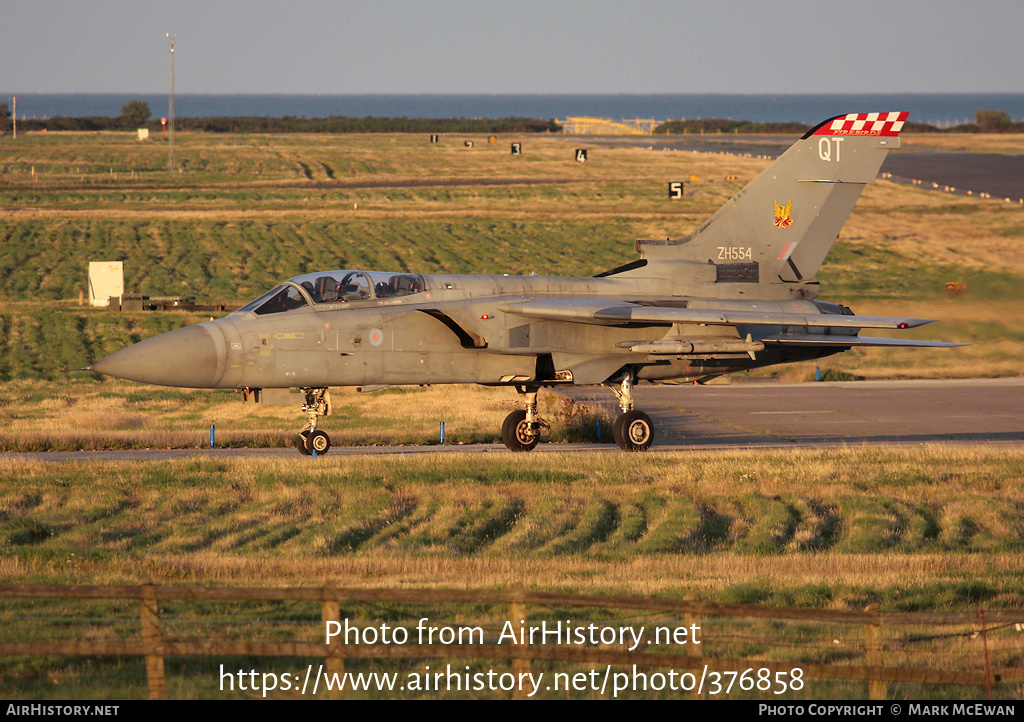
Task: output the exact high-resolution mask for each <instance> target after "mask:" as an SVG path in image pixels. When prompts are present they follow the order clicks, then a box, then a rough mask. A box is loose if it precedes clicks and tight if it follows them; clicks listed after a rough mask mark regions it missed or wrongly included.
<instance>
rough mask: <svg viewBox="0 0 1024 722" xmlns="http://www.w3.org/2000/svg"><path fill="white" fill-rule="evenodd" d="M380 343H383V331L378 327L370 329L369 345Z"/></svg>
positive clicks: (378, 344)
mask: <svg viewBox="0 0 1024 722" xmlns="http://www.w3.org/2000/svg"><path fill="white" fill-rule="evenodd" d="M382 343H384V332H383V331H381V330H380V329H379V328H375V329H373V330H372V331H370V345H371V346H380V345H381V344H382Z"/></svg>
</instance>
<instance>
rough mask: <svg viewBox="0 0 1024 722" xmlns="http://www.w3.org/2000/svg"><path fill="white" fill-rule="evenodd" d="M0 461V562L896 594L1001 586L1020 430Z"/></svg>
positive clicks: (71, 569) (373, 582)
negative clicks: (755, 445)
mask: <svg viewBox="0 0 1024 722" xmlns="http://www.w3.org/2000/svg"><path fill="white" fill-rule="evenodd" d="M0 476H2V477H3V478H6V479H10V480H17V482H16V483H7V484H4V485H3V486H2V487H0V507H2V508H4V509H7V510H8V512H7V517H6V518H5V520H4V522H3V523H2V524H0V529H2V532H3V534H4V536H5V539H6V543H7V545H8V547H7V548H8V549H9V550H10V551H11V552H12V553H11V555H10V558H9V559H8V560H7V561H6V562H5V567H4V569H5V572H6V575H7V576H8V578H11V579H23V580H30V579H44V580H58V579H59V580H64V581H75V582H90V583H130V582H132V581H133V580H134V581H138V580H140V579H146V578H154V579H158V580H162V581H174V580H186V581H190V582H191V581H202V582H204V583H218V582H221V583H232V584H256V585H263V584H270V585H276V584H290V583H291V584H294V583H305V582H308V581H309V580H318V581H320V580H322V581H330V582H333V583H339V584H356V585H362V586H403V585H415V586H420V585H428V586H459V587H467V586H468V587H471V586H489V585H496V586H506V585H507V584H509V583H511V582H518V581H524V582H527V583H528V584H529V585H530V586H533V587H535V588H545V589H547V588H556V589H563V590H567V591H571V590H576V591H585V592H602V591H610V590H614V591H619V592H629V593H637V594H657V595H667V596H676V595H680V594H683V593H686V592H700V593H702V594H707V595H709V596H710V597H712V598H714V597H716V596H718V595H720V594H723V593H727V592H728V591H729V590H730V589H731V588H733V587H735V586H737V585H742V584H749V583H753V582H755V581H756V582H757V584H759V585H762V586H764V587H765V588H766V589H768V590H770V592H771V594H774V595H783V598H785V595H793V594H796V595H797V596H799V594H800V593H801V592H800V590H801V589H806V588H811V587H814V586H815V585H824V586H825V587H827V588H829V589H831V590H832V592H831V593H830V598H831V599H832V600H833V602H834V603H836V604H839V605H844V604H859V603H860V602H861V601H863V600H864V599H865V598H866V597H871V598H877V599H880V600H883V601H885V602H886V603H888V604H893V605H897V606H898V604H899V595H900V593H907V592H908V590H909V591H912V592H913V593H914V594H915V595H917V596H918V597H920V596H922V595H923V596H927V594H929V593H930V592H927V590H929V589H932V588H935V589H940V588H942V585H948V584H952V583H959V582H966V581H975V582H978V583H980V584H982V585H987V587H988V588H989V589H990V591H991V594H992V597H991V601H993V602H995V600H1000V601H999V602H998V603H999V604H1010V605H1012V604H1015V603H1016V602H1014V601H1013V600H1014V599H1017V601H1019V599H1018V598H1017V597H1016V593H1015V592H1013V591H1012V590H1014V589H1017V586H1016V585H1018V584H1019V583H1020V582H1021V581H1022V580H1021V579H1020V573H1021V570H1020V568H1019V565H1018V564H1017V563H1016V560H1017V559H1019V553H1020V549H1021V545H1022V543H1024V542H1022V540H1024V523H1022V521H1021V519H1022V518H1024V516H1022V514H1021V510H1022V509H1024V497H1022V496H1021V489H1022V482H1024V452H1021V451H1019V450H1005V449H1003V450H997V449H990V448H987V447H968V446H964V447H961V446H951V447H926V448H921V449H909V450H908V449H899V450H895V449H871V448H866V449H858V450H835V451H798V450H794V451H777V452H767V453H766V452H763V451H761V452H753V451H749V452H748V451H737V452H728V453H687V454H679V453H651V454H648V455H642V456H634V455H621V456H620V455H615V456H605V455H592V454H576V453H564V454H543V455H535V456H529V457H519V456H512V455H505V454H501V455H494V456H491V455H486V456H474V457H471V458H467V457H464V456H456V455H439V456H431V457H429V458H423V457H416V458H411V457H401V458H393V457H334V458H331V457H327V458H325V459H323V460H320V461H319V462H316V463H311V462H310V460H308V459H302V458H298V457H297V458H295V459H272V460H266V459H261V460H256V459H252V460H233V461H217V462H213V461H201V460H196V461H176V462H165V463H158V464H157V463H148V462H127V463H124V462H122V463H117V462H92V463H82V464H52V463H47V464H44V463H40V462H31V461H20V460H18V461H16V460H12V459H0ZM773 507H774V509H775V510H774V511H773ZM780 512H781V513H780ZM766 519H768V520H770V519H776V521H775V522H770V523H765V520H766ZM900 590H903V591H902V592H900ZM923 590H924V591H923ZM933 603H938V602H937V601H936V600H933Z"/></svg>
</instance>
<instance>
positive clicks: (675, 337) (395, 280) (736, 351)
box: [90, 113, 957, 454]
mask: <svg viewBox="0 0 1024 722" xmlns="http://www.w3.org/2000/svg"><path fill="white" fill-rule="evenodd" d="M906 117H907V114H906V113H864V114H853V115H845V116H838V117H836V118H832V119H830V120H827V121H825V122H824V123H821V124H820V125H818V126H817V127H815V128H814V129H813V130H811V131H810V132H808V133H807V134H806V135H805V136H804V137H803V138H802V139H800V140H799V141H797V143H796V144H794V145H793V146H792V147H791V148H790V149H789V150H788V151H786V153H784V154H783V155H782V156H781V157H780V158H779V159H778V160H776V161H775V162H774V163H773V164H772V165H771V166H770V167H769V168H768V169H767V170H765V171H764V172H763V173H762V174H761V175H759V176H758V177H757V178H755V179H754V180H753V181H752V182H751V183H750V184H749V185H748V186H747V187H746V188H744V189H743V190H742V191H741V192H740V193H739V194H737V195H736V196H735V197H734V198H733V199H732V200H730V201H729V202H728V203H726V204H725V205H724V206H723V207H722V208H721V209H719V211H718V212H717V213H715V214H714V215H713V216H712V217H711V218H710V219H709V220H708V221H706V222H705V223H704V224H702V225H701V226H700V227H698V228H697V229H696V230H695V231H694V232H692V233H691V234H690V235H688V236H686V237H685V238H679V239H676V240H667V241H637V243H636V250H637V252H638V253H639V254H640V258H639V259H637V260H635V261H633V262H631V263H627V264H625V265H623V266H620V267H618V268H615V269H612V270H610V271H606V272H605V273H601V274H599V275H598V276H596V277H594V278H562V277H545V276H464V275H446V274H435V275H420V274H415V273H382V272H378V271H365V270H357V269H349V270H340V271H321V272H315V273H309V274H306V275H303V276H299V277H297V278H292V279H290V280H288V281H285V282H284V283H282V284H281V285H279V286H277V287H276V288H273V289H271V290H270V291H268V292H267V293H266V294H264V295H262V296H260V297H259V298H257V299H256V300H254V301H252V302H251V303H249V304H247V305H245V306H244V307H242V308H241V309H239V310H238V311H236V312H234V313H232V314H230V315H229V316H227V317H225V318H222V319H219V320H216V321H210V322H208V323H202V324H198V325H195V326H189V327H187V328H182V329H178V330H176V331H171V332H169V333H165V334H162V335H160V336H157V337H155V338H152V339H149V340H146V341H143V342H141V343H138V344H136V345H134V346H131V347H130V348H127V349H124V350H123V351H119V352H117V353H115V354H112V355H111V356H108V357H107V358H105V359H102V360H101V361H99V362H97V363H95V364H93V365H92V366H91V367H90V369H91V370H93V371H98V372H100V373H103V374H107V375H110V376H117V377H120V378H126V379H132V380H135V381H141V382H145V383H151V384H160V385H165V386H182V387H193V388H242V389H246V390H249V391H253V392H256V393H260V392H261V390H266V389H283V388H299V389H301V390H302V391H303V392H304V393H305V403H304V404H303V407H302V408H303V411H304V412H305V413H306V416H307V424H306V425H305V426H304V427H303V428H302V430H301V431H300V432H299V433H298V436H297V437H296V445H297V446H298V448H299V450H300V451H302V452H304V453H313V452H314V451H315V452H317V453H320V454H322V453H325V452H326V451H327V450H328V449H329V448H330V445H331V442H330V438H329V437H328V436H327V434H326V433H325V432H324V431H323V430H322V429H320V428H318V424H319V420H320V418H321V417H323V416H325V415H326V414H328V413H329V412H330V396H329V394H328V388H329V387H331V386H362V387H364V388H367V387H378V388H379V387H382V386H386V385H391V384H410V385H412V384H458V383H476V384H486V385H491V386H509V387H513V388H515V389H517V390H518V391H519V393H520V394H521V395H522V396H523V397H524V399H525V404H524V408H522V409H519V410H517V411H513V412H512V413H511V414H509V415H508V417H507V418H506V419H505V422H504V424H503V425H502V428H501V438H502V441H504V443H505V445H506V446H508V448H509V449H512V450H513V451H527V450H529V449H532V448H534V446H535V445H536V444H537V442H538V440H539V439H540V437H541V433H542V430H543V429H545V428H546V426H547V425H546V424H545V422H544V420H543V419H542V418H541V417H540V415H539V414H538V411H537V392H538V391H539V390H540V389H541V388H542V387H545V386H570V385H576V386H583V385H598V384H602V385H605V386H608V387H609V388H610V389H611V390H612V391H613V392H614V393H615V394H616V396H617V397H618V399H619V405H620V407H621V413H620V414H619V416H618V417H617V418H616V420H615V423H614V427H613V432H614V436H615V441H616V443H617V444H618V445H619V446H620V447H621V448H622V449H625V450H629V451H639V450H644V449H647V448H648V447H649V446H650V445H651V442H652V440H653V439H654V426H653V424H652V423H651V420H650V418H649V417H648V416H647V414H645V413H643V412H642V411H639V410H637V409H634V408H633V387H634V385H635V384H636V383H638V382H640V381H644V382H650V383H681V382H686V381H691V380H697V381H703V380H706V379H709V378H712V377H715V376H719V375H721V374H725V373H728V372H731V371H742V370H747V369H752V368H757V367H761V366H768V365H771V364H779V363H790V362H794V361H805V360H808V359H817V358H821V357H824V356H828V355H831V354H834V353H838V352H840V351H845V350H847V349H850V348H853V347H860V346H954V345H957V344H949V343H942V342H931V341H911V340H897V339H890V338H871V337H864V336H860V335H859V332H860V330H861V329H865V328H871V329H874V328H886V329H905V328H911V327H914V326H920V325H922V324H925V323H929V321H928V320H926V319H918V318H881V317H865V316H855V315H854V314H853V312H852V311H851V310H850V309H848V308H846V307H844V306H840V305H836V304H832V303H826V302H823V301H819V300H817V294H818V286H817V284H815V283H813V279H814V276H815V273H816V272H817V270H818V268H819V267H820V266H821V263H822V261H823V260H824V259H825V255H826V254H827V253H828V251H829V249H830V248H831V246H832V243H833V241H835V239H836V237H837V235H838V234H839V230H840V228H841V227H842V225H843V223H844V222H845V220H846V218H847V216H848V215H849V213H850V211H851V210H852V208H853V205H854V203H855V202H856V200H857V198H858V197H859V196H860V194H861V191H862V190H863V189H864V186H865V185H866V184H867V183H870V182H871V181H872V180H874V178H875V177H876V176H877V174H878V170H879V168H880V167H881V164H882V161H883V160H884V159H885V156H886V154H887V153H888V152H889V151H890V150H893V149H896V148H899V133H900V130H901V129H902V127H903V124H904V121H905V120H906ZM783 199H785V201H784V202H783Z"/></svg>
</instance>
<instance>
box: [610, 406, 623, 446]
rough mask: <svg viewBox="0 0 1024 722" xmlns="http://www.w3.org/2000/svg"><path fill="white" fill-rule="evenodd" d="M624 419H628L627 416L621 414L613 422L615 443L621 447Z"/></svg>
mask: <svg viewBox="0 0 1024 722" xmlns="http://www.w3.org/2000/svg"><path fill="white" fill-rule="evenodd" d="M624 418H626V414H625V413H621V414H619V415H618V416H616V417H615V421H613V422H612V438H613V439H615V443H616V444H618V445H619V446H620V447H621V446H622V420H623V419H624Z"/></svg>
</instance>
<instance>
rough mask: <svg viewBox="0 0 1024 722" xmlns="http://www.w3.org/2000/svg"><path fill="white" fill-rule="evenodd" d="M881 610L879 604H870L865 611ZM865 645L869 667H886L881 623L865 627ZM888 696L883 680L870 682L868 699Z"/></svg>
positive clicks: (870, 623) (871, 680) (873, 623)
mask: <svg viewBox="0 0 1024 722" xmlns="http://www.w3.org/2000/svg"><path fill="white" fill-rule="evenodd" d="M879 609H880V607H879V606H878V605H877V604H869V605H868V606H867V607H866V608H865V610H864V611H866V612H869V613H871V614H874V613H875V612H877V611H878V610H879ZM864 643H865V646H866V657H867V659H866V661H867V664H868V666H869V667H878V668H881V667H884V666H885V650H884V648H883V644H882V625H881V623H879V622H869V623H868V624H867V625H865V627H864ZM887 694H888V689H887V685H886V683H885V681H884V680H881V679H869V680H868V699H873V700H874V699H886V697H887Z"/></svg>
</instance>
